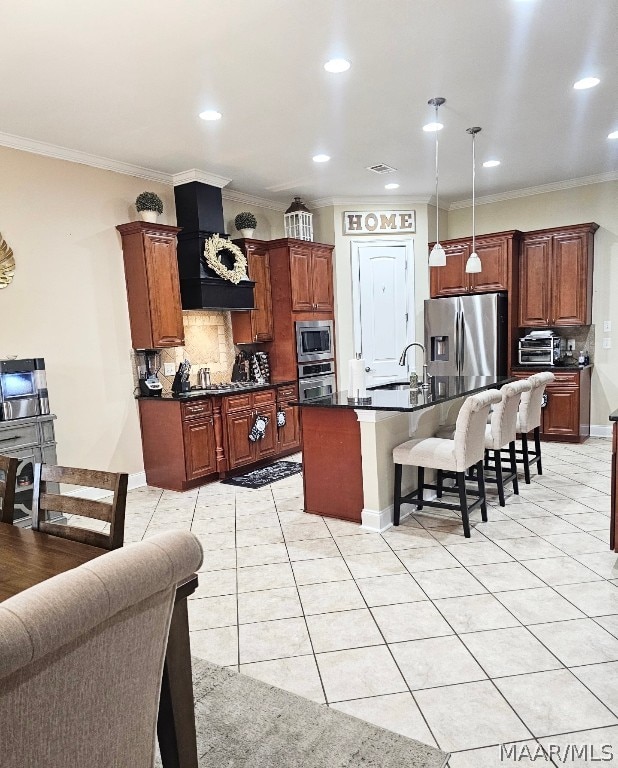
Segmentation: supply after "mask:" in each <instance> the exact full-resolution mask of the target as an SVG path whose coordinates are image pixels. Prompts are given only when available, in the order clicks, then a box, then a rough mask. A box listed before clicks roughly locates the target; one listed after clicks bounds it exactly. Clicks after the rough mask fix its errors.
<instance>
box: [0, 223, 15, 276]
mask: <svg viewBox="0 0 618 768" xmlns="http://www.w3.org/2000/svg"><path fill="white" fill-rule="evenodd" d="M14 274H15V259H14V258H13V249H12V248H9V245H8V243H7V242H6V240H5V239H4V238H3V237H2V234H0V288H6V287H7V285H9V283H10V282H11V280H12V279H13V275H14Z"/></svg>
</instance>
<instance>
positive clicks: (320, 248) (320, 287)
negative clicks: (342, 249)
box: [289, 243, 334, 312]
mask: <svg viewBox="0 0 618 768" xmlns="http://www.w3.org/2000/svg"><path fill="white" fill-rule="evenodd" d="M289 253H290V283H291V289H292V312H333V310H334V301H333V261H332V253H333V248H332V246H329V245H320V244H316V243H307V244H306V245H304V244H303V245H296V244H294V245H290V249H289Z"/></svg>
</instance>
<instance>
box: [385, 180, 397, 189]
mask: <svg viewBox="0 0 618 768" xmlns="http://www.w3.org/2000/svg"><path fill="white" fill-rule="evenodd" d="M384 189H399V184H395V182H393V183H392V184H385V185H384Z"/></svg>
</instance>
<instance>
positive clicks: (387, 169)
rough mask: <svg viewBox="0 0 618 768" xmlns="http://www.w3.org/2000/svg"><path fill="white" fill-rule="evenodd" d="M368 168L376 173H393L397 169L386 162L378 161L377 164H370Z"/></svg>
mask: <svg viewBox="0 0 618 768" xmlns="http://www.w3.org/2000/svg"><path fill="white" fill-rule="evenodd" d="M367 170H368V171H373V172H374V173H393V172H394V171H396V170H397V169H396V168H393V167H392V166H390V165H385V164H384V163H378V164H377V165H370V166H369V167H368V168H367Z"/></svg>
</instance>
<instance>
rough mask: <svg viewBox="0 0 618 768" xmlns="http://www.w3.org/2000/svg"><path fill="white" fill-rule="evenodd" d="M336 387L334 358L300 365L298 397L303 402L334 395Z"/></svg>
mask: <svg viewBox="0 0 618 768" xmlns="http://www.w3.org/2000/svg"><path fill="white" fill-rule="evenodd" d="M335 389H336V378H335V365H334V363H333V361H332V360H329V361H327V362H317V363H305V364H301V365H299V366H298V399H299V400H300V401H301V402H302V401H303V400H309V399H311V398H314V397H325V396H326V395H332V394H333V392H335Z"/></svg>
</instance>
